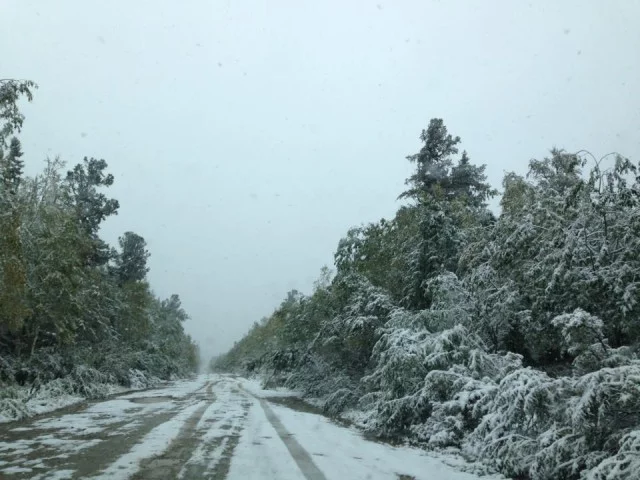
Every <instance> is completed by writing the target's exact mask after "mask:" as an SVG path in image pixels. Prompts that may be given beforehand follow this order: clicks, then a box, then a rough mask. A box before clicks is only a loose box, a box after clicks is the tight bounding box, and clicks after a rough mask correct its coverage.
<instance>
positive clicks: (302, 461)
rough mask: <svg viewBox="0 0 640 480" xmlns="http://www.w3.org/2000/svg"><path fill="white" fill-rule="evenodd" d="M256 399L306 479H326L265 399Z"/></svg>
mask: <svg viewBox="0 0 640 480" xmlns="http://www.w3.org/2000/svg"><path fill="white" fill-rule="evenodd" d="M258 400H259V401H260V406H261V407H262V409H263V410H264V413H265V415H266V416H267V420H269V423H271V425H272V426H273V428H274V429H275V431H276V432H277V433H278V436H279V437H280V439H281V440H282V441H283V443H284V444H285V446H286V447H287V450H289V453H290V454H291V456H292V457H293V459H294V460H295V462H296V464H297V465H298V468H300V471H301V472H302V473H303V475H304V476H305V477H306V478H307V480H327V477H325V476H324V473H322V471H321V470H320V469H319V468H318V466H317V465H316V464H315V463H314V461H313V459H312V458H311V455H309V452H307V451H306V450H305V449H304V448H303V447H302V445H300V443H299V442H298V441H297V440H296V439H295V438H294V437H293V435H291V433H289V432H288V431H287V429H286V428H285V427H284V425H283V424H282V422H281V421H280V419H279V418H278V416H277V415H276V414H275V413H274V412H273V410H271V407H270V406H269V404H268V403H267V402H266V400H263V399H262V398H258Z"/></svg>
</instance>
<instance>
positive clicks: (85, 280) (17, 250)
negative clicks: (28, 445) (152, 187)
mask: <svg viewBox="0 0 640 480" xmlns="http://www.w3.org/2000/svg"><path fill="white" fill-rule="evenodd" d="M36 88H37V85H36V84H35V83H33V82H31V81H18V80H10V79H5V80H0V420H13V419H17V418H22V417H24V416H28V415H31V414H33V413H34V408H35V407H33V406H34V405H35V406H37V405H38V404H41V403H46V402H47V401H50V399H51V398H57V397H63V396H76V397H83V398H96V397H101V396H104V395H106V394H108V393H110V392H112V391H113V387H114V386H117V385H119V386H121V387H127V388H142V387H146V386H150V385H153V384H156V383H158V382H159V381H160V380H166V379H171V378H176V377H182V376H186V375H189V374H190V373H192V372H194V371H195V369H196V368H197V364H198V361H199V358H198V357H199V354H198V347H197V345H196V344H195V343H194V342H193V341H192V339H191V338H190V337H189V336H188V335H186V334H185V332H184V329H183V322H184V321H185V320H186V319H187V318H188V316H187V313H186V312H185V310H184V309H183V308H182V306H181V302H180V298H179V296H178V295H171V296H170V298H167V299H160V298H157V297H156V296H155V295H154V293H153V291H152V289H151V287H150V285H149V283H148V281H147V272H148V270H149V268H148V266H147V261H148V258H149V256H150V253H149V251H148V250H147V245H146V242H145V239H144V238H143V237H142V236H140V235H138V234H136V233H134V232H124V233H123V234H122V236H120V238H119V241H118V246H117V247H113V246H111V245H108V244H107V243H106V242H105V241H104V240H103V239H102V238H101V237H100V227H101V225H102V224H103V222H104V221H105V220H106V219H108V218H109V217H111V216H112V215H116V214H117V213H118V209H119V208H120V205H119V202H118V200H116V199H114V198H110V197H109V196H108V193H107V191H108V188H109V187H110V186H111V185H112V184H113V182H114V176H113V174H111V173H108V170H107V167H108V165H107V162H106V161H105V160H102V159H96V158H84V159H83V160H82V161H81V162H80V163H78V164H77V165H75V166H73V167H70V168H69V167H67V166H66V165H65V163H64V162H63V161H62V160H61V159H60V158H48V159H46V162H45V165H44V169H43V170H42V171H41V172H40V173H39V174H37V175H35V176H33V177H29V176H27V175H25V174H24V160H23V150H22V146H21V143H20V140H19V136H18V135H19V133H20V131H21V128H22V126H23V122H24V120H25V118H24V115H23V114H22V113H21V112H20V109H19V102H20V101H24V100H27V101H31V100H32V97H33V93H34V91H35V89H36ZM35 413H37V411H36V412H35Z"/></svg>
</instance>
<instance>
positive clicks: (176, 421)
mask: <svg viewBox="0 0 640 480" xmlns="http://www.w3.org/2000/svg"><path fill="white" fill-rule="evenodd" d="M204 403H205V402H197V403H195V404H193V405H190V406H188V407H187V408H185V409H183V410H181V411H180V413H178V414H177V415H176V416H174V417H173V418H171V420H169V421H167V422H164V423H162V424H160V425H159V426H157V427H156V428H154V429H153V430H151V432H149V433H148V434H147V435H146V436H145V437H144V438H143V439H142V441H141V442H140V443H138V444H136V445H135V446H134V447H133V448H132V449H131V450H129V452H128V453H127V454H126V455H123V456H122V457H120V458H119V459H118V460H117V461H116V462H114V463H112V464H111V465H110V466H109V468H107V469H106V470H105V471H103V472H102V473H101V474H99V475H97V476H95V477H93V478H94V479H104V480H107V479H108V480H119V479H122V480H126V479H128V478H130V477H131V476H132V475H133V474H134V473H136V472H137V471H138V470H139V469H140V462H141V461H142V460H144V459H147V458H150V457H152V456H155V455H160V454H161V453H162V452H164V451H165V450H166V449H167V448H168V447H169V445H171V442H172V441H173V439H174V438H176V437H177V436H178V433H179V432H180V428H181V427H182V426H183V425H184V423H185V422H186V421H187V419H188V418H189V417H190V416H191V415H193V414H194V412H195V411H196V410H198V409H199V408H200V407H202V406H203V405H204Z"/></svg>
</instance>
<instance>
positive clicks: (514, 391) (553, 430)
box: [212, 119, 640, 480]
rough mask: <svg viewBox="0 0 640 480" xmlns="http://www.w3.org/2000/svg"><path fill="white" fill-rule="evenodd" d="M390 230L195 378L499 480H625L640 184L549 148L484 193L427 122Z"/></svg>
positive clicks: (367, 235)
mask: <svg viewBox="0 0 640 480" xmlns="http://www.w3.org/2000/svg"><path fill="white" fill-rule="evenodd" d="M420 141H421V147H420V149H419V151H418V152H417V153H416V154H414V155H410V156H408V157H407V159H408V160H409V161H410V162H412V163H413V164H414V165H415V171H414V173H413V174H412V175H411V176H410V177H409V178H408V179H407V181H406V185H407V188H406V190H405V191H404V192H402V193H401V194H400V197H399V198H400V199H403V200H404V203H403V204H402V206H401V207H400V208H399V209H398V211H397V213H396V214H395V216H394V217H393V218H392V219H382V220H380V221H379V222H374V223H370V224H366V225H361V226H357V227H354V228H352V229H350V230H349V231H348V232H347V234H346V235H345V236H344V238H342V239H341V240H340V241H339V243H338V246H337V250H336V252H335V271H330V270H329V269H327V268H324V269H323V270H322V272H321V275H320V278H319V279H318V281H317V282H316V284H315V287H314V289H313V291H312V292H311V294H310V295H303V294H301V293H300V292H298V291H292V292H290V293H289V294H288V295H287V297H286V298H285V300H284V301H283V302H282V303H281V304H280V306H279V307H278V308H277V309H276V310H275V311H274V312H273V313H272V314H271V315H270V316H268V317H266V318H263V319H262V320H260V321H259V322H256V323H255V324H254V325H253V327H252V328H251V329H250V331H249V332H248V333H247V334H246V335H245V336H244V337H243V338H242V339H241V340H240V341H238V342H237V343H236V344H235V345H234V347H233V348H232V349H231V350H230V351H229V352H228V353H227V354H226V355H224V356H222V357H220V358H218V359H217V360H216V362H215V363H214V364H213V365H212V368H214V369H222V370H233V371H240V372H243V373H259V374H261V375H262V376H263V378H264V379H265V382H266V384H267V385H284V386H287V387H290V388H293V389H296V390H299V391H301V392H302V393H303V394H304V395H305V396H306V397H309V398H314V399H316V400H317V401H318V400H319V401H320V402H321V404H322V405H323V406H324V407H323V408H324V409H325V411H326V412H327V413H328V414H330V415H337V416H343V417H345V418H349V419H351V420H353V421H355V422H356V423H357V424H358V425H360V426H361V427H362V428H364V429H366V430H368V431H369V432H371V433H373V434H376V435H379V436H381V437H393V438H400V439H404V440H407V441H410V442H415V443H418V444H420V445H423V446H427V447H429V448H449V447H455V448H458V449H460V451H462V452H463V453H464V454H465V455H467V456H468V457H469V458H474V459H477V460H481V461H482V462H484V464H485V465H488V466H489V467H490V468H492V469H494V470H498V471H501V472H502V473H504V474H506V475H508V476H511V477H514V478H530V479H536V480H542V479H546V480H552V479H560V478H562V479H579V478H589V479H632V478H638V475H640V457H638V454H637V452H638V451H639V450H640V389H638V379H640V362H639V361H638V358H637V352H638V345H639V344H640V342H639V341H640V302H638V298H639V297H638V287H639V285H640V283H639V282H640V208H639V207H640V172H639V171H638V165H637V164H636V163H633V162H632V161H631V160H629V159H627V158H624V157H622V156H620V155H617V154H611V155H608V156H606V157H604V158H601V159H596V158H594V157H593V156H592V155H591V154H589V153H588V152H586V151H583V152H576V153H570V152H566V151H563V150H559V149H554V150H552V151H551V152H550V155H549V156H548V157H547V158H544V159H542V160H536V159H534V160H531V161H530V162H529V170H528V173H527V174H526V175H520V174H518V173H515V172H509V173H506V174H505V176H504V179H503V182H502V192H501V198H500V213H499V214H495V213H493V212H492V211H491V210H490V209H489V208H488V201H489V200H490V199H491V198H492V197H494V196H496V195H497V194H498V192H497V191H496V190H495V189H494V188H492V187H491V186H490V185H489V183H488V182H487V178H486V175H485V166H484V165H475V164H474V163H472V162H471V160H470V157H469V155H468V154H467V152H466V151H462V152H461V151H460V150H461V147H460V145H461V139H460V138H459V137H457V136H454V135H452V134H450V133H449V132H448V130H447V128H446V126H445V125H444V122H443V121H442V119H433V120H431V122H430V123H429V125H428V128H427V129H425V130H423V131H422V133H421V135H420Z"/></svg>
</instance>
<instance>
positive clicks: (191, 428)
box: [132, 383, 215, 480]
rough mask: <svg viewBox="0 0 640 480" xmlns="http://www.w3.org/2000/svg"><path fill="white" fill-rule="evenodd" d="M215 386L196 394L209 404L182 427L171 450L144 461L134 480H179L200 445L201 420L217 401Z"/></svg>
mask: <svg viewBox="0 0 640 480" xmlns="http://www.w3.org/2000/svg"><path fill="white" fill-rule="evenodd" d="M212 387H213V385H212V384H211V383H208V384H207V385H205V387H203V388H202V389H199V390H198V392H200V391H201V390H205V389H206V390H205V392H206V393H204V394H202V393H196V397H205V398H203V400H206V402H207V403H205V404H204V405H202V406H201V407H200V408H198V409H197V410H196V411H195V412H194V413H193V414H192V415H191V416H190V417H189V418H188V419H187V420H186V421H185V422H184V424H183V425H182V427H181V428H180V432H179V433H178V436H177V437H176V438H175V439H174V440H173V441H172V442H171V444H170V445H169V448H167V450H165V451H164V452H163V453H162V454H160V455H158V456H156V457H154V458H151V459H146V460H143V461H142V462H141V463H140V465H141V467H140V470H139V471H138V472H137V473H136V474H135V475H133V477H132V478H133V479H135V480H141V479H164V478H178V476H179V473H180V471H181V470H182V467H183V465H184V464H185V463H186V462H187V460H189V458H190V457H191V454H192V452H193V450H194V449H195V448H196V446H197V444H198V441H199V439H198V436H197V435H196V434H195V433H196V427H197V425H198V423H199V422H200V419H201V418H202V416H203V415H204V412H205V411H206V410H207V408H209V406H210V405H211V404H212V403H213V402H214V401H215V395H214V393H213V391H212Z"/></svg>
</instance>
